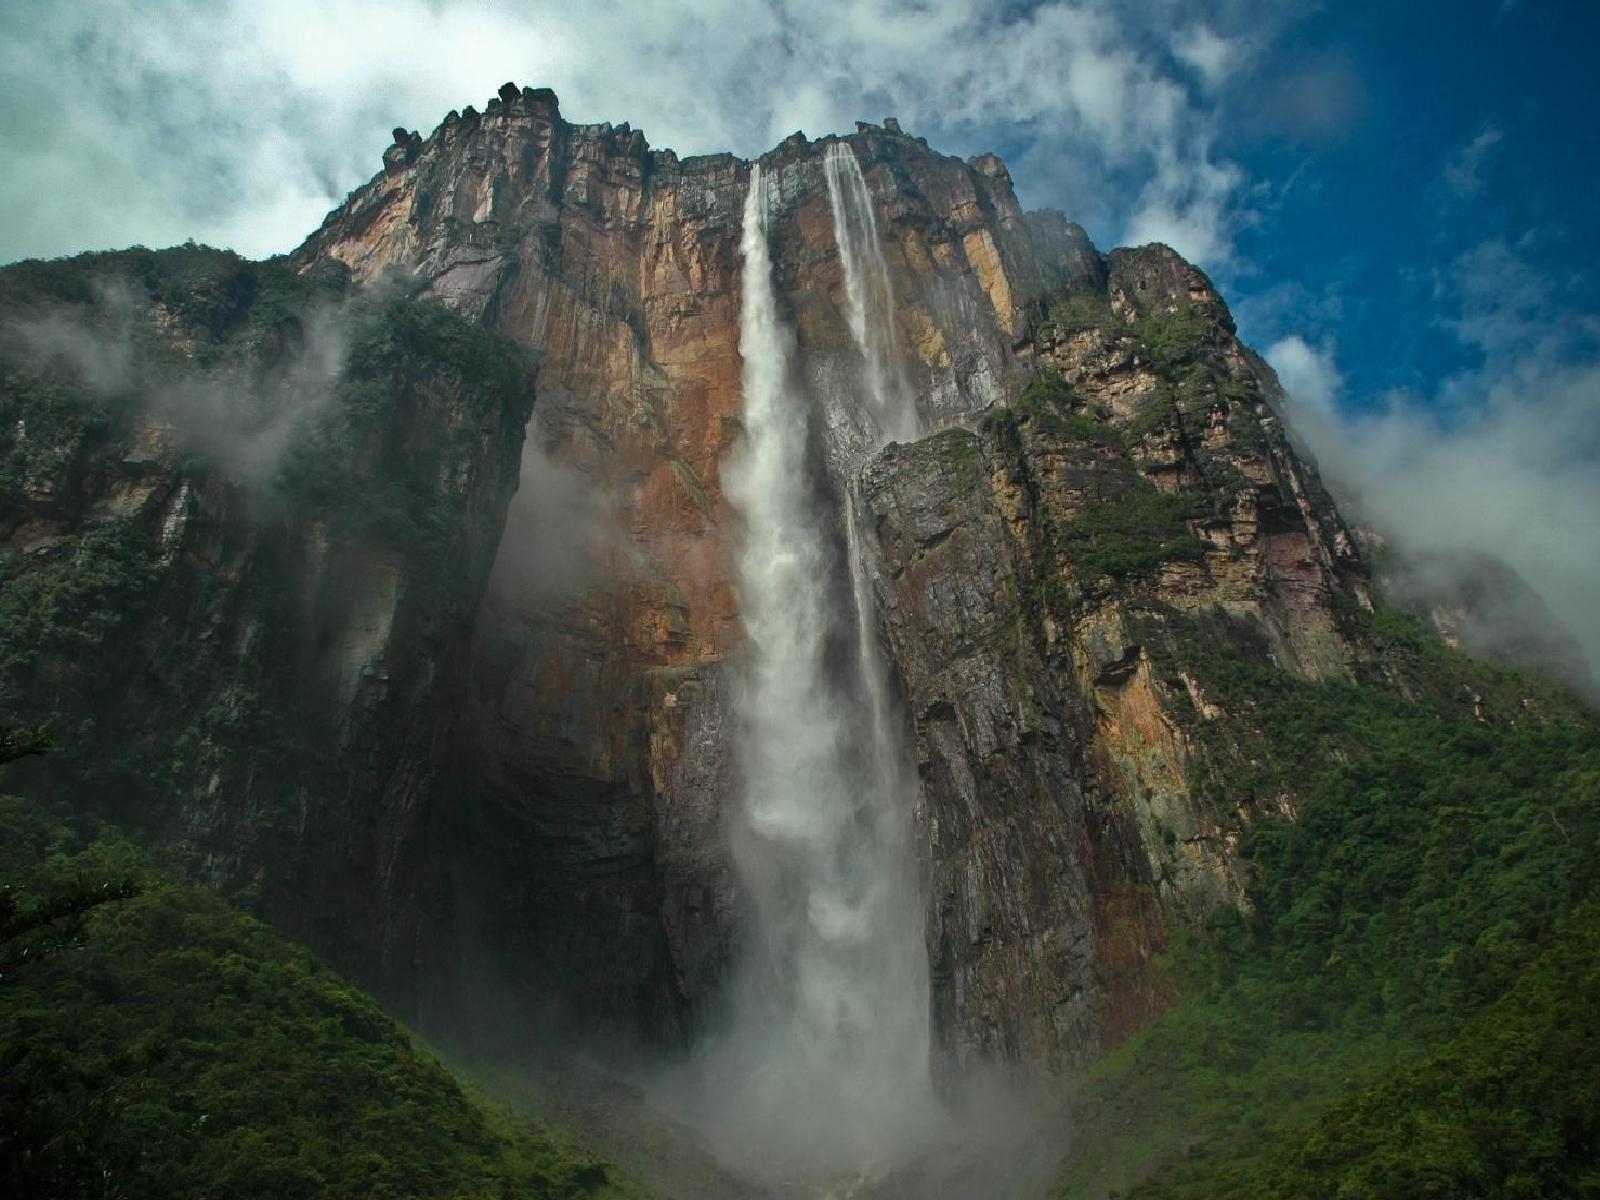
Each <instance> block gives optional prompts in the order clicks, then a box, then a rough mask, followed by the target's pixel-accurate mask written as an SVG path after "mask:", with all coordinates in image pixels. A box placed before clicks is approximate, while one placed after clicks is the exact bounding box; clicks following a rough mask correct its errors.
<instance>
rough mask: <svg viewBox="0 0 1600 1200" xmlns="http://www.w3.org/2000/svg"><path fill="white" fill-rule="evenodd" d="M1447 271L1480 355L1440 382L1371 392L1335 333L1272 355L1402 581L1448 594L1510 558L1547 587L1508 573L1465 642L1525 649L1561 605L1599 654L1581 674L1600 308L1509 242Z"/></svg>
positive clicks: (1345, 500) (1282, 345)
mask: <svg viewBox="0 0 1600 1200" xmlns="http://www.w3.org/2000/svg"><path fill="white" fill-rule="evenodd" d="M1445 286H1446V287H1447V288H1448V289H1449V294H1450V295H1451V296H1452V297H1453V298H1454V300H1455V304H1456V309H1457V314H1458V315H1457V316H1456V317H1455V318H1454V319H1453V321H1452V322H1451V327H1452V328H1453V329H1454V331H1455V332H1456V334H1457V336H1458V337H1460V338H1461V340H1462V341H1463V342H1464V343H1466V344H1467V345H1469V346H1471V347H1474V348H1476V349H1477V350H1478V351H1479V352H1480V354H1481V356H1482V366H1481V367H1479V368H1478V369H1476V370H1473V371H1469V372H1465V373H1462V374H1458V375H1455V376H1452V377H1450V378H1448V379H1445V380H1443V381H1441V382H1440V384H1439V385H1438V387H1437V389H1436V390H1435V391H1434V392H1433V393H1431V394H1421V393H1412V392H1397V393H1391V394H1389V395H1387V396H1384V397H1381V398H1380V399H1379V400H1378V402H1377V403H1376V404H1374V405H1372V406H1370V407H1366V408H1357V407H1355V406H1354V405H1353V404H1352V403H1351V402H1350V398H1348V397H1347V396H1346V395H1345V385H1344V380H1343V377H1342V375H1341V373H1340V371H1339V369H1338V365H1337V362H1336V357H1335V353H1334V348H1333V347H1332V346H1329V345H1323V346H1316V345H1313V344H1311V343H1310V342H1308V341H1307V340H1306V339H1304V338H1303V337H1299V336H1293V337H1288V338H1285V339H1283V340H1281V341H1279V342H1277V343H1276V344H1275V345H1273V346H1272V347H1271V348H1270V349H1269V350H1268V352H1267V358H1268V359H1269V361H1270V362H1271V363H1272V364H1273V366H1274V367H1275V368H1276V369H1277V371H1278V373H1279V375H1280V377H1281V378H1282V381H1283V384H1284V386H1285V389H1286V390H1287V392H1288V394H1289V401H1290V409H1289V416H1290V423H1291V427H1292V430H1293V432H1294V433H1295V434H1296V436H1297V437H1298V438H1299V439H1300V440H1302V441H1303V442H1304V444H1305V445H1306V447H1307V449H1308V450H1309V451H1310V453H1311V455H1312V456H1313V457H1314V458H1315V459H1316V461H1317V463H1318V466H1319V467H1320V468H1321V470H1322V473H1323V475H1324V476H1325V478H1326V479H1327V481H1328V483H1329V485H1330V486H1331V487H1332V488H1333V491H1334V493H1335V496H1336V497H1337V498H1338V499H1339V501H1340V503H1341V504H1342V505H1343V506H1345V507H1346V509H1347V511H1348V513H1349V515H1351V516H1352V517H1353V518H1355V519H1356V520H1357V521H1358V522H1360V523H1362V524H1365V525H1368V526H1370V527H1371V528H1372V529H1373V530H1375V531H1376V532H1377V533H1378V534H1380V535H1381V537H1382V538H1383V539H1384V541H1386V542H1387V543H1388V545H1389V547H1390V551H1391V554H1392V556H1393V559H1394V561H1393V564H1392V566H1391V567H1390V569H1389V574H1390V575H1392V576H1393V577H1394V578H1395V579H1396V580H1397V581H1398V588H1397V591H1396V595H1397V597H1398V598H1402V599H1410V600H1413V601H1418V600H1421V599H1422V598H1423V594H1424V593H1427V595H1428V596H1429V597H1432V598H1435V599H1438V598H1440V594H1441V591H1442V592H1444V593H1448V592H1449V591H1450V590H1451V589H1452V588H1455V589H1456V590H1459V588H1460V586H1461V581H1460V576H1461V573H1462V569H1463V567H1462V564H1464V563H1468V562H1470V561H1472V560H1474V559H1477V560H1479V561H1481V560H1484V559H1491V560H1497V561H1498V562H1500V563H1503V564H1504V565H1505V566H1506V567H1508V568H1510V570H1511V571H1513V572H1515V574H1516V575H1517V576H1518V577H1520V579H1521V580H1522V581H1523V582H1524V583H1525V584H1526V585H1527V588H1528V589H1529V590H1530V592H1531V595H1532V596H1535V597H1537V600H1538V603H1537V604H1534V603H1526V602H1519V601H1518V600H1517V599H1516V591H1517V589H1516V587H1515V585H1514V584H1509V585H1507V586H1505V587H1503V588H1500V589H1497V595H1496V596H1495V598H1494V601H1493V602H1492V603H1486V604H1485V603H1480V604H1478V605H1477V606H1476V608H1477V610H1478V611H1477V615H1476V617H1475V618H1474V620H1473V622H1471V623H1470V624H1471V627H1470V628H1469V629H1467V630H1464V631H1463V634H1462V636H1463V641H1464V644H1466V646H1467V648H1468V649H1469V650H1470V649H1476V650H1477V651H1478V652H1479V653H1488V654H1500V655H1509V656H1511V657H1513V658H1516V657H1521V658H1523V659H1524V660H1526V657H1527V656H1526V654H1525V653H1522V652H1520V651H1518V650H1517V647H1519V646H1523V645H1525V644H1526V643H1527V642H1528V639H1529V636H1530V630H1535V629H1538V628H1539V627H1540V626H1541V625H1544V626H1548V625H1549V623H1550V617H1551V616H1552V615H1553V617H1554V620H1555V621H1556V622H1558V623H1559V624H1560V625H1561V626H1562V627H1563V628H1564V629H1565V630H1567V631H1570V634H1571V643H1572V645H1573V646H1574V648H1575V651H1576V652H1579V653H1581V654H1582V656H1583V658H1584V659H1585V660H1586V661H1585V662H1584V663H1583V664H1581V666H1582V670H1580V671H1574V672H1571V673H1568V674H1567V678H1568V681H1569V682H1573V681H1576V682H1578V683H1580V684H1581V683H1582V681H1583V680H1584V679H1587V678H1592V676H1593V675H1594V673H1595V665H1596V664H1597V663H1600V605H1597V604H1596V603H1595V597H1597V596H1600V522H1597V521H1596V519H1595V514H1597V513H1600V318H1596V317H1595V316H1594V315H1591V314H1587V313H1574V312H1570V311H1565V310H1563V309H1562V308H1561V306H1560V305H1559V303H1558V302H1557V301H1556V300H1555V298H1554V297H1552V296H1551V295H1550V293H1549V290H1548V288H1547V286H1546V285H1545V284H1544V283H1543V282H1542V281H1541V280H1539V279H1538V278H1537V277H1535V276H1534V275H1533V273H1532V272H1531V270H1530V269H1529V268H1527V267H1526V265H1525V264H1524V263H1522V262H1521V261H1520V259H1519V258H1518V257H1517V255H1516V254H1515V252H1514V251H1512V250H1511V249H1509V248H1508V247H1506V246H1504V245H1503V244H1500V243H1485V244H1484V245H1482V246H1479V247H1478V248H1476V249H1475V250H1474V251H1472V252H1471V253H1469V254H1468V255H1465V256H1463V257H1462V258H1461V259H1460V260H1459V261H1458V262H1457V263H1456V266H1455V270H1454V272H1453V274H1452V276H1451V278H1450V279H1449V280H1448V281H1447V284H1446V285H1445ZM1441 556H1446V557H1444V558H1441ZM1447 563H1453V564H1454V565H1447ZM1452 580H1455V582H1452ZM1430 585H1432V586H1431V587H1430ZM1542 610H1544V611H1542ZM1536 640H1541V641H1548V640H1549V639H1536ZM1555 641H1556V642H1557V643H1559V642H1560V641H1561V638H1560V635H1559V633H1558V634H1556V635H1555ZM1545 657H1546V658H1547V659H1548V657H1549V656H1548V654H1546V655H1545ZM1544 665H1546V666H1549V665H1550V664H1549V663H1548V662H1546V663H1545V664H1544Z"/></svg>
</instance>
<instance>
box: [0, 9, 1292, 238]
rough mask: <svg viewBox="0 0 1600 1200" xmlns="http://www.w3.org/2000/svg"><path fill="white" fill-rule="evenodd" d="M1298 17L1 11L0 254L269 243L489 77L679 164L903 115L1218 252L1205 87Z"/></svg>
mask: <svg viewBox="0 0 1600 1200" xmlns="http://www.w3.org/2000/svg"><path fill="white" fill-rule="evenodd" d="M1299 7H1300V5H1299V4H1287V5H1286V4H1267V3H1265V2H1264V0H1230V2H1224V3H1216V4H1212V5H1210V6H1209V11H1208V13H1207V15H1206V18H1205V19H1204V20H1200V19H1196V18H1195V16H1194V15H1193V10H1192V6H1180V5H1177V4H1175V3H1171V2H1165V3H1154V4H1152V3H1133V2H1131V0H1050V2H1047V3H1042V4H1036V5H1028V6H1023V7H1016V6H1005V7H999V8H996V7H992V6H989V5H983V4H973V3H970V2H968V0H920V2H916V3H908V2H905V0H860V2H842V0H841V2H834V3H816V2H814V0H766V2H765V3H748V2H746V0H688V2H686V3H681V4H673V5H660V4H655V3H650V2H649V0H599V2H597V3H594V4H591V5H587V6H585V7H584V9H583V11H582V13H581V17H580V16H579V15H578V14H577V13H576V12H575V10H574V9H573V8H572V6H571V5H570V4H565V3H556V2H554V0H526V2H524V3H518V4H509V3H497V2H495V0H457V2H454V3H450V4H442V3H438V2H436V0H345V2H343V3H337V4H332V3H327V2H325V0H274V3H272V4H258V3H249V2H246V0H217V2H215V3H196V2H194V0H88V2H86V3H82V4H73V5H49V6H44V5H20V4H19V5H8V6H5V8H4V9H3V10H0V106H3V108H0V116H3V118H4V119H3V120H0V159H3V160H4V161H5V162H6V163H7V167H8V169H7V171H6V172H5V175H4V177H3V178H0V212H3V213H4V214H5V215H6V217H7V220H6V221H5V222H3V223H0V261H9V260H12V259H15V258H18V257H22V256H31V255H55V254H63V253H68V252H72V251H75V250H80V249H85V248H97V247H108V246H121V245H126V244H129V243H134V242H142V243H145V244H151V245H161V244H170V243H173V242H177V241H181V240H183V239H184V238H186V237H191V236H192V237H195V238H198V239H200V240H202V241H206V242H210V243H213V244H219V245H227V246H231V247H233V248H235V249H238V250H240V251H241V252H243V253H247V254H251V255H264V254H268V253H273V252H277V251H282V250H286V249H289V248H291V247H292V246H293V245H295V244H296V243H297V242H298V241H299V240H300V239H301V238H303V237H304V236H305V235H306V234H307V233H309V232H310V231H311V230H312V229H314V228H315V227H316V226H317V225H318V224H319V223H320V221H321V219H322V217H323V215H324V214H325V213H326V212H327V210H328V209H329V208H331V207H333V206H334V205H335V204H337V203H338V202H339V201H340V200H341V199H342V198H343V196H344V195H345V194H346V193H347V192H348V191H349V190H350V189H351V188H353V187H355V186H356V185H357V184H359V183H360V182H362V181H364V180H365V179H366V178H368V177H370V176H371V175H372V174H373V173H374V172H375V170H376V168H377V166H378V160H379V154H380V152H381V150H382V148H383V147H384V146H385V145H386V144H387V143H388V140H389V130H390V129H391V128H392V127H394V126H395V125H397V124H404V125H405V126H407V127H408V128H412V127H415V128H418V129H422V130H428V129H431V128H432V127H433V126H434V125H435V124H436V123H437V122H438V121H439V119H440V118H441V117H442V116H443V115H444V113H445V112H447V111H448V110H449V109H451V108H460V107H463V106H465V105H466V104H469V103H472V104H477V105H479V106H480V107H481V106H482V104H483V103H484V101H485V100H486V99H487V98H488V97H489V96H491V95H492V94H493V92H494V89H495V88H496V87H497V86H498V85H499V84H500V83H501V82H503V81H504V80H507V79H510V80H515V81H516V82H518V83H528V84H540V85H548V86H552V87H554V88H555V89H556V90H557V92H558V93H559V94H560V95H561V97H562V101H563V109H564V111H565V112H566V113H567V115H568V116H569V118H570V119H574V120H582V121H600V120H611V121H616V122H621V121H624V120H626V121H632V122H633V123H634V124H636V125H642V126H643V127H644V129H645V132H646V134H647V135H648V136H649V137H650V139H651V142H652V144H654V145H657V146H670V147H672V148H674V149H677V150H678V151H680V152H681V153H701V152H709V151H717V150H733V151H734V152H736V153H739V154H743V155H753V154H756V153H759V152H760V151H762V150H764V149H767V148H768V147H770V146H772V145H773V144H775V143H776V142H777V141H778V140H780V139H781V138H782V137H783V136H785V135H787V134H788V133H790V132H792V131H794V130H795V129H803V130H805V131H806V132H807V133H809V134H811V135H813V136H815V135H818V134H822V133H828V132H834V131H839V130H846V129H850V128H852V122H853V121H855V120H856V119H858V118H866V119H872V120H876V119H878V118H879V117H881V116H883V115H885V114H886V113H893V114H894V115H897V116H899V117H900V118H901V119H902V120H903V121H905V122H906V125H907V127H908V128H909V129H911V130H912V131H914V132H917V133H921V134H923V135H925V136H927V137H928V138H929V139H930V141H932V142H933V143H934V144H935V145H938V146H940V147H941V148H947V149H950V150H952V151H958V152H961V153H973V152H976V151H979V150H987V149H1000V150H1002V151H1004V152H1005V153H1006V154H1007V157H1008V159H1009V161H1010V162H1011V165H1012V167H1013V169H1014V171H1015V172H1016V175H1017V179H1018V183H1019V187H1020V188H1021V190H1022V191H1023V194H1024V197H1025V199H1026V200H1027V201H1028V203H1030V204H1031V205H1034V206H1040V207H1043V206H1050V207H1058V208H1062V209H1064V210H1066V211H1067V212H1069V213H1071V214H1073V216H1074V217H1075V218H1076V219H1078V220H1080V221H1082V222H1083V223H1084V224H1085V225H1086V226H1088V227H1089V228H1090V229H1091V231H1093V232H1094V233H1096V234H1097V235H1098V236H1099V237H1101V238H1102V239H1104V240H1107V241H1119V242H1141V241H1147V240H1151V239H1161V240H1165V241H1168V242H1171V243H1172V244H1173V245H1175V246H1176V247H1177V248H1178V249H1179V250H1180V251H1182V252H1183V253H1185V254H1186V255H1188V256H1190V257H1191V258H1194V259H1196V260H1198V261H1201V262H1204V263H1209V264H1213V265H1215V264H1219V263H1222V262H1224V261H1226V260H1227V259H1228V257H1229V256H1230V255H1231V253H1232V241H1231V235H1232V231H1233V229H1234V228H1235V227H1236V224H1237V221H1238V219H1239V216H1240V214H1239V212H1238V208H1239V205H1240V203H1241V197H1242V192H1243V187H1244V182H1245V181H1244V179H1243V176H1242V174H1241V172H1240V171H1239V170H1238V168H1237V167H1236V166H1234V165H1233V164H1231V163H1229V162H1228V161H1226V159H1225V158H1223V157H1221V156H1220V155H1219V154H1218V152H1217V150H1216V143H1217V108H1216V97H1217V96H1218V94H1219V93H1220V92H1222V91H1223V90H1225V89H1226V88H1227V86H1228V85H1229V83H1230V81H1232V80H1235V79H1236V78H1238V77H1239V76H1240V75H1241V74H1242V73H1245V72H1248V70H1249V69H1250V67H1251V65H1252V62H1253V59H1254V58H1255V56H1256V55H1257V54H1258V53H1259V52H1260V50H1261V49H1262V47H1263V45H1264V40H1265V37H1266V36H1267V35H1268V34H1270V31H1271V30H1272V29H1274V28H1276V27H1279V26H1281V25H1282V24H1283V23H1284V22H1285V21H1287V20H1289V19H1291V18H1292V14H1293V12H1294V11H1295V10H1296V9H1297V8H1299Z"/></svg>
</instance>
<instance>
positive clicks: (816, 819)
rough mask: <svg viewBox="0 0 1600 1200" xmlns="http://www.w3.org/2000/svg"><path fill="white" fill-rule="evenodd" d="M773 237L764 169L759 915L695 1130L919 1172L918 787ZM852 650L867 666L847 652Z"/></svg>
mask: <svg viewBox="0 0 1600 1200" xmlns="http://www.w3.org/2000/svg"><path fill="white" fill-rule="evenodd" d="M858 174H859V173H858ZM865 216H866V220H867V221H868V222H869V223H870V220H871V213H870V210H868V212H867V213H866V215H865ZM768 220H769V213H768V203H767V185H766V181H765V179H764V176H763V172H762V169H761V166H760V164H759V163H758V164H756V165H755V166H754V167H752V169H751V174H750V185H749V192H748V194H747V197H746V199H745V204H744V211H743V222H744V225H743V231H742V235H741V247H740V248H741V253H742V256H743V267H742V283H743V296H742V302H741V308H740V326H739V347H740V354H741V358H742V360H743V391H744V423H745V431H746V432H745V439H744V441H743V444H742V445H741V447H740V448H739V449H738V451H737V452H736V454H735V455H734V456H733V457H732V458H731V460H730V462H729V465H728V469H727V472H726V475H725V480H726V486H727V494H728V497H729V500H730V501H731V502H732V504H733V506H734V507H735V509H736V510H737V511H738V512H739V513H740V515H741V516H742V517H743V519H744V523H745V531H744V539H743V542H742V545H741V549H740V556H739V561H738V574H737V584H738V597H739V604H740V611H741V613H742V616H743V619H744V623H745V629H746V632H747V635H748V653H747V655H746V660H745V663H744V670H743V679H742V689H741V718H742V729H741V734H740V744H739V757H740V765H741V768H742V775H743V789H744V791H743V805H742V811H741V813H740V814H739V819H738V820H737V821H736V822H735V824H734V827H733V830H732V834H731V837H732V842H733V851H734V858H735V862H736V865H737V867H738V870H739V874H740V880H741V883H742V885H743V888H744V891H745V893H746V895H747V897H748V899H749V905H750V912H749V924H748V928H747V930H746V933H745V937H744V941H743V944H742V946H741V949H740V957H739V960H738V962H737V964H736V969H735V975H736V978H735V981H734V985H733V994H732V998H731V1003H732V1017H731V1022H730V1027H729V1028H728V1029H727V1030H726V1031H725V1033H724V1034H723V1035H722V1036H720V1037H716V1038H713V1039H712V1040H711V1041H710V1043H709V1044H708V1045H707V1046H706V1047H705V1049H704V1051H703V1053H702V1055H701V1062H700V1073H699V1074H700V1082H699V1091H700V1095H699V1097H698V1099H697V1100H696V1101H695V1102H694V1103H693V1104H692V1105H691V1110H692V1111H697V1112H698V1118H697V1119H698V1122H699V1123H700V1124H701V1126H702V1127H703V1128H704V1129H705V1130H706V1132H707V1134H708V1136H709V1137H710V1138H711V1139H712V1142H713V1145H714V1147H715V1149H716V1150H717V1152H718V1153H719V1155H720V1156H721V1157H723V1158H724V1159H725V1160H726V1161H729V1162H730V1163H732V1164H733V1165H735V1166H739V1167H742V1168H744V1169H747V1170H750V1171H752V1172H755V1173H759V1174H762V1175H764V1176H767V1177H769V1178H773V1177H776V1178H785V1179H792V1178H799V1177H817V1176H823V1175H839V1174H841V1173H842V1174H852V1173H853V1174H858V1175H866V1174H875V1173H878V1172H883V1171H888V1170H892V1169H894V1168H896V1167H898V1166H901V1165H903V1164H904V1162H905V1161H907V1160H908V1159H909V1158H911V1157H912V1156H914V1155H915V1154H916V1153H918V1152H919V1151H920V1150H921V1149H922V1148H923V1145H924V1142H925V1140H926V1138H927V1136H928V1134H929V1133H930V1131H931V1130H932V1129H933V1128H934V1126H935V1123H936V1118H937V1112H938V1106H937V1104H936V1102H935V1099H934V1095H933V1087H932V1081H931V1077H930V1067H929V1031H928V1026H929V1021H928V968H927V955H926V949H925V947H924V944H923V914H922V897H921V893H920V889H919V887H918V881H917V871H916V867H915V862H914V856H913V853H912V849H911V822H912V816H913V813H912V806H913V803H914V796H915V785H914V779H913V777H912V776H911V774H910V772H909V771H907V770H906V768H905V754H904V749H903V740H902V739H901V738H900V737H899V736H898V735H897V733H896V732H895V730H894V728H893V723H892V720H891V718H890V715H889V711H890V710H889V705H888V701H887V698H886V697H887V682H886V679H885V670H884V666H883V663H882V659H881V656H880V654H879V651H878V649H877V646H876V643H875V639H873V638H872V637H871V635H870V632H869V630H868V628H867V626H868V607H867V606H868V604H869V602H868V600H867V589H866V583H865V580H864V579H863V578H862V576H861V574H860V570H859V566H858V564H857V560H856V549H857V547H856V545H855V542H856V537H855V532H854V526H853V517H852V518H850V519H849V521H847V525H848V526H849V538H848V540H849V545H848V547H841V546H838V545H836V544H835V542H836V539H837V531H838V528H839V523H838V519H837V515H836V514H835V513H834V512H833V511H832V508H831V504H830V502H829V500H828V499H827V492H826V490H825V489H823V488H822V487H820V486H819V481H818V480H817V479H816V478H815V477H814V475H813V473H812V472H811V470H810V469H809V467H808V455H807V443H808V437H809V425H808V421H809V411H810V406H809V404H808V401H807V397H806V394H805V392H804V390H803V389H801V388H800V387H798V386H797V384H796V383H795V373H794V370H793V366H794V364H793V361H792V359H793V356H794V350H795V347H794V338H793V335H792V333H791V331H790V330H789V328H788V327H787V326H786V325H785V324H784V322H783V321H782V319H781V317H780V315H779V311H778V305H777V299H776V296H775V294H774V289H773V279H772V263H771V259H770V253H769V249H768ZM867 278H868V281H869V283H870V278H871V273H870V270H869V271H868V272H867ZM867 302H868V303H870V301H867ZM873 319H876V317H875V316H874V317H873ZM841 552H842V553H844V554H845V555H847V556H848V557H849V559H850V570H849V572H848V575H849V578H848V579H841V577H840V572H839V570H838V559H839V557H840V556H841ZM852 641H854V643H855V645H856V649H857V653H856V654H855V655H853V656H852V655H843V656H841V655H837V654H835V655H830V654H829V648H830V647H831V646H839V645H849V644H850V643H851V642H852Z"/></svg>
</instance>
